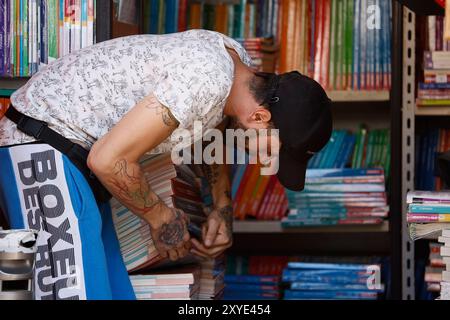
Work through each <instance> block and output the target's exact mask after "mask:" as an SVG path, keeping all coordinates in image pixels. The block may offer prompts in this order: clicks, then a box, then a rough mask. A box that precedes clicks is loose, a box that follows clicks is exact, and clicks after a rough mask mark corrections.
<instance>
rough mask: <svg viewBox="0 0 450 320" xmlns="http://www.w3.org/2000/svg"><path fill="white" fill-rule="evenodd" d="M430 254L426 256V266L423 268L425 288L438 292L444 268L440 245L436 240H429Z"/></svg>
mask: <svg viewBox="0 0 450 320" xmlns="http://www.w3.org/2000/svg"><path fill="white" fill-rule="evenodd" d="M429 247H430V254H429V257H428V266H426V268H425V277H424V278H425V283H426V286H427V287H426V289H427V291H429V292H432V293H439V292H440V290H441V282H442V271H443V269H444V268H445V264H444V261H443V259H442V256H441V247H442V245H441V244H440V243H437V242H430V243H429Z"/></svg>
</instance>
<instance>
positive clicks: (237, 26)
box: [233, 4, 242, 38]
mask: <svg viewBox="0 0 450 320" xmlns="http://www.w3.org/2000/svg"><path fill="white" fill-rule="evenodd" d="M233 8H234V10H233V11H234V17H233V38H240V32H241V31H240V30H241V11H242V8H241V5H240V4H235V5H233Z"/></svg>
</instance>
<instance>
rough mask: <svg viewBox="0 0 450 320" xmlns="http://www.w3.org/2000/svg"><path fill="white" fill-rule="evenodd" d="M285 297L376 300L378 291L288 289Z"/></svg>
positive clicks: (289, 298)
mask: <svg viewBox="0 0 450 320" xmlns="http://www.w3.org/2000/svg"><path fill="white" fill-rule="evenodd" d="M284 299H286V300H291V299H302V300H303V299H304V300H308V299H333V300H340V299H344V300H350V299H357V300H376V299H377V293H376V292H367V291H324V292H321V291H317V292H315V291H298V290H286V291H285V294H284Z"/></svg>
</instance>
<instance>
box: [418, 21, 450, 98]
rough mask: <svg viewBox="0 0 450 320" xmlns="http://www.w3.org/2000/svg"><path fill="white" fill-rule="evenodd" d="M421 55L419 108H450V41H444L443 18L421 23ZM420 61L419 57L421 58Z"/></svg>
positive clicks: (419, 25)
mask: <svg viewBox="0 0 450 320" xmlns="http://www.w3.org/2000/svg"><path fill="white" fill-rule="evenodd" d="M417 25H418V28H417V29H418V32H419V35H418V37H419V39H420V40H423V41H419V42H418V46H419V50H418V54H422V52H423V56H424V57H423V58H424V59H423V74H422V75H421V80H422V81H420V82H419V85H418V95H417V98H418V99H417V101H416V103H417V106H418V107H430V106H448V105H450V52H448V51H449V50H450V42H449V41H447V40H445V39H444V17H443V16H427V17H422V18H419V20H418V24H417ZM419 59H420V57H419Z"/></svg>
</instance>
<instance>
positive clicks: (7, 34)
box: [5, 0, 12, 76]
mask: <svg viewBox="0 0 450 320" xmlns="http://www.w3.org/2000/svg"><path fill="white" fill-rule="evenodd" d="M11 41H12V30H11V0H5V74H6V75H8V76H11V71H12V70H11Z"/></svg>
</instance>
